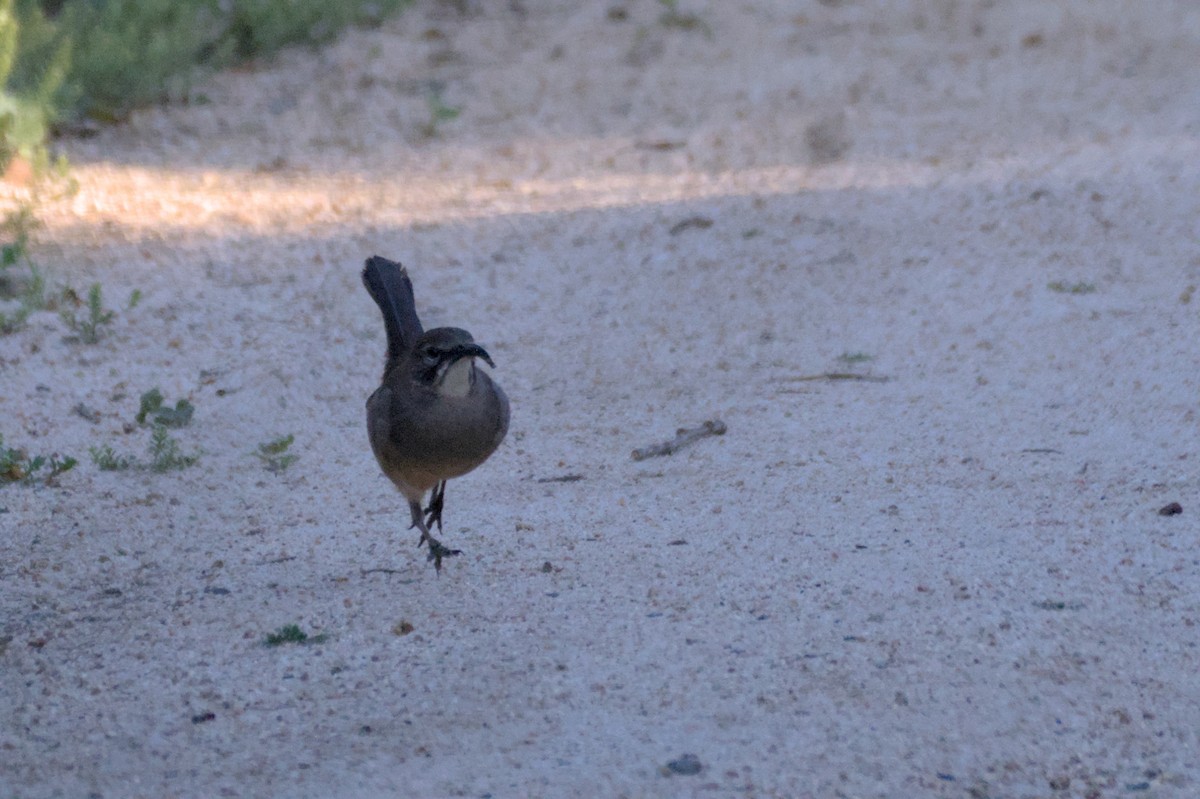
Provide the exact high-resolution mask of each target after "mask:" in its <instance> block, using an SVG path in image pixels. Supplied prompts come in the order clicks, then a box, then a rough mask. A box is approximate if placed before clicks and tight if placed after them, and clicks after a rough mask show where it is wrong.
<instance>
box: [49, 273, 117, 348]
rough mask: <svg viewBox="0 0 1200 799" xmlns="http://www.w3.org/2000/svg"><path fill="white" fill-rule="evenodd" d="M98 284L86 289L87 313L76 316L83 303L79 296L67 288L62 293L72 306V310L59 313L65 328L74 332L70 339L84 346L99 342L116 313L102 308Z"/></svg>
mask: <svg viewBox="0 0 1200 799" xmlns="http://www.w3.org/2000/svg"><path fill="white" fill-rule="evenodd" d="M101 292H102V290H101V288H100V284H99V283H93V284H92V287H91V288H90V289H88V296H87V303H86V306H87V313H86V314H84V315H77V314H76V309H78V308H79V306H81V305H85V303H84V302H83V301H82V300H80V299H79V295H78V294H77V293H76V292H75V290H74V289H71V288H67V289H66V290H65V291H64V292H63V293H64V296H65V297H66V298H67V299H68V300H69V301H70V302H71V304H72V305H73V306H74V307H72V308H64V309H62V310H61V311H59V315H60V316H61V317H62V320H63V321H64V322H66V323H67V327H69V328H71V330H73V331H75V335H74V336H73V337H72V338H74V339H76V340H78V341H82V342H83V343H84V344H95V343H96V342H97V341H99V340H100V333H101V331H102V329H103V328H104V326H105V325H109V324H112V320H113V319H114V318H115V317H116V315H117V312H116V311H111V310H108V309H106V308H105V307H104V299H103V295H102V293H101Z"/></svg>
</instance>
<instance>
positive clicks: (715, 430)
mask: <svg viewBox="0 0 1200 799" xmlns="http://www.w3.org/2000/svg"><path fill="white" fill-rule="evenodd" d="M725 430H726V427H725V423H724V422H722V421H721V420H720V419H709V420H708V421H707V422H705V423H704V424H702V425H700V426H699V427H692V428H687V427H681V428H679V429H678V430H676V431H675V438H673V439H671V440H670V441H664V442H662V443H661V444H651V445H650V446H648V447H642V448H641V449H635V450H634V451H633V452H632V453H631V457H632V458H633V459H634V460H635V461H644V460H646V458H656V457H658V456H659V455H670V454H672V453H674V452H676V451H678V450H681V449H683V448H684V447H686V446H687V445H688V444H692V443H694V442H696V441H699V440H700V439H702V438H704V437H706V436H722V435H725Z"/></svg>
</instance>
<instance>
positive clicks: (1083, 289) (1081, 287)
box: [1046, 280, 1096, 294]
mask: <svg viewBox="0 0 1200 799" xmlns="http://www.w3.org/2000/svg"><path fill="white" fill-rule="evenodd" d="M1046 288H1048V289H1050V290H1051V291H1056V292H1058V293H1059V294H1091V293H1092V292H1094V291H1095V290H1096V285H1095V284H1094V283H1083V282H1080V283H1067V282H1065V281H1062V280H1055V281H1053V282H1050V283H1047V284H1046Z"/></svg>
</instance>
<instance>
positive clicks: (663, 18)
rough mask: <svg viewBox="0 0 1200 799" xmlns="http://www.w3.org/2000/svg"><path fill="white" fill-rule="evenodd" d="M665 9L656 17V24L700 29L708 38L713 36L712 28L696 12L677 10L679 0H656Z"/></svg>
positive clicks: (684, 28)
mask: <svg viewBox="0 0 1200 799" xmlns="http://www.w3.org/2000/svg"><path fill="white" fill-rule="evenodd" d="M658 4H659V5H661V6H662V7H663V8H664V9H665V10H664V11H663V13H662V14H660V15H659V17H658V24H660V25H662V26H663V27H664V28H679V29H680V30H685V31H700V32H701V33H703V34H704V35H705V36H707V37H708V38H710V39H711V38H713V31H712V28H710V27H709V25H708V23H707V22H705V21H704V20H703V19H701V18H700V17H699V16H698V15H696V14H690V13H687V12H685V11H680V10H679V0H658Z"/></svg>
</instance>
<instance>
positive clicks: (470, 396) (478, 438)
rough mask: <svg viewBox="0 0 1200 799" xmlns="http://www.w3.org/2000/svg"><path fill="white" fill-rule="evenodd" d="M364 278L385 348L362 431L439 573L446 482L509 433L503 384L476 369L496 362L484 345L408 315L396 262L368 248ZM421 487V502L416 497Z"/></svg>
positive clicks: (409, 292) (412, 304) (410, 300)
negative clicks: (380, 317) (424, 503)
mask: <svg viewBox="0 0 1200 799" xmlns="http://www.w3.org/2000/svg"><path fill="white" fill-rule="evenodd" d="M362 281H363V285H364V286H365V287H366V289H367V292H368V293H369V294H370V295H371V298H372V299H373V300H375V303H376V304H377V305H378V306H379V310H380V312H381V313H382V314H383V325H384V329H385V331H386V333H387V355H386V358H385V360H384V367H383V378H382V379H381V381H380V385H379V388H377V389H375V391H374V392H373V393H372V394H371V396H370V397H369V398H368V399H367V434H368V437H369V439H370V442H371V450H372V451H373V452H374V453H375V459H376V460H377V461H378V462H379V468H380V469H381V470H382V471H383V473H384V475H386V476H387V478H388V479H390V480H391V481H392V483H394V484H395V486H396V488H397V489H398V490H399V491H400V494H401V495H402V496H403V497H404V498H405V499H406V500H408V507H409V511H410V513H411V514H412V525H411V526H410V527H409V529H412V528H413V527H416V528H417V529H418V530H419V531H420V533H421V537H420V539H419V540H418V541H417V546H418V547H420V546H421V545H422V544H428V545H429V555H428V560H430V561H433V565H434V569H435V570H436V571H437V572H438V573H439V574H440V573H441V570H442V559H443V558H447V557H450V556H452V555H459V554H462V550H458V549H451V548H449V547H447V546H445V545H443V544H442V543H441V542H440V541H439V540H438V539H436V538H434V537H433V534H432V530H433V527H434V525H435V524H436V525H437V528H438V533H439V534H440V533H441V532H442V509H443V507H444V504H445V499H446V481H447V480H450V479H451V478H454V477H461V476H462V475H464V474H466V473H467V472H470V471H471V470H473V469H475V468H476V467H477V466H479V465H480V464H482V463H483V462H484V461H486V460H487V459H488V458H489V457H490V456H491V454H492V453H493V452H495V451H496V448H497V447H499V446H500V442H502V441H503V440H504V436H505V434H506V433H507V432H508V421H509V403H508V397H507V395H505V393H504V390H503V389H502V388H500V386H499V385H498V384H497V383H496V382H495V381H494V380H492V378H491V376H489V375H488V373H487V372H485V371H484V370H483V369H480V368H478V367H477V366H476V361H477V360H480V361H483V362H484V363H486V364H487V365H488V366H489V367H491V368H493V369H495V368H496V365H495V363H494V362H493V361H492V358H491V356H490V355H488V352H487V350H485V349H484V348H483V347H481V346H480V345H479V344H477V343H476V342H475V339H474V338H473V337H472V336H471V334H470V333H468V332H467V331H466V330H463V329H462V328H460V327H437V328H434V329H432V330H425V329H424V328H423V327H422V326H421V320H420V317H418V316H417V307H416V301H415V299H414V297H413V285H412V280H411V279H409V276H408V270H406V269H405V268H404V267H403V266H402V265H401V264H399V263H397V262H396V261H390V260H388V259H387V258H383V257H381V256H378V255H375V256H372V257H371V258H368V259H367V261H366V266H365V267H364V268H363V272H362ZM426 493H429V504H428V506H426V507H425V508H422V507H421V503H422V501H423V499H424V497H425V495H426Z"/></svg>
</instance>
